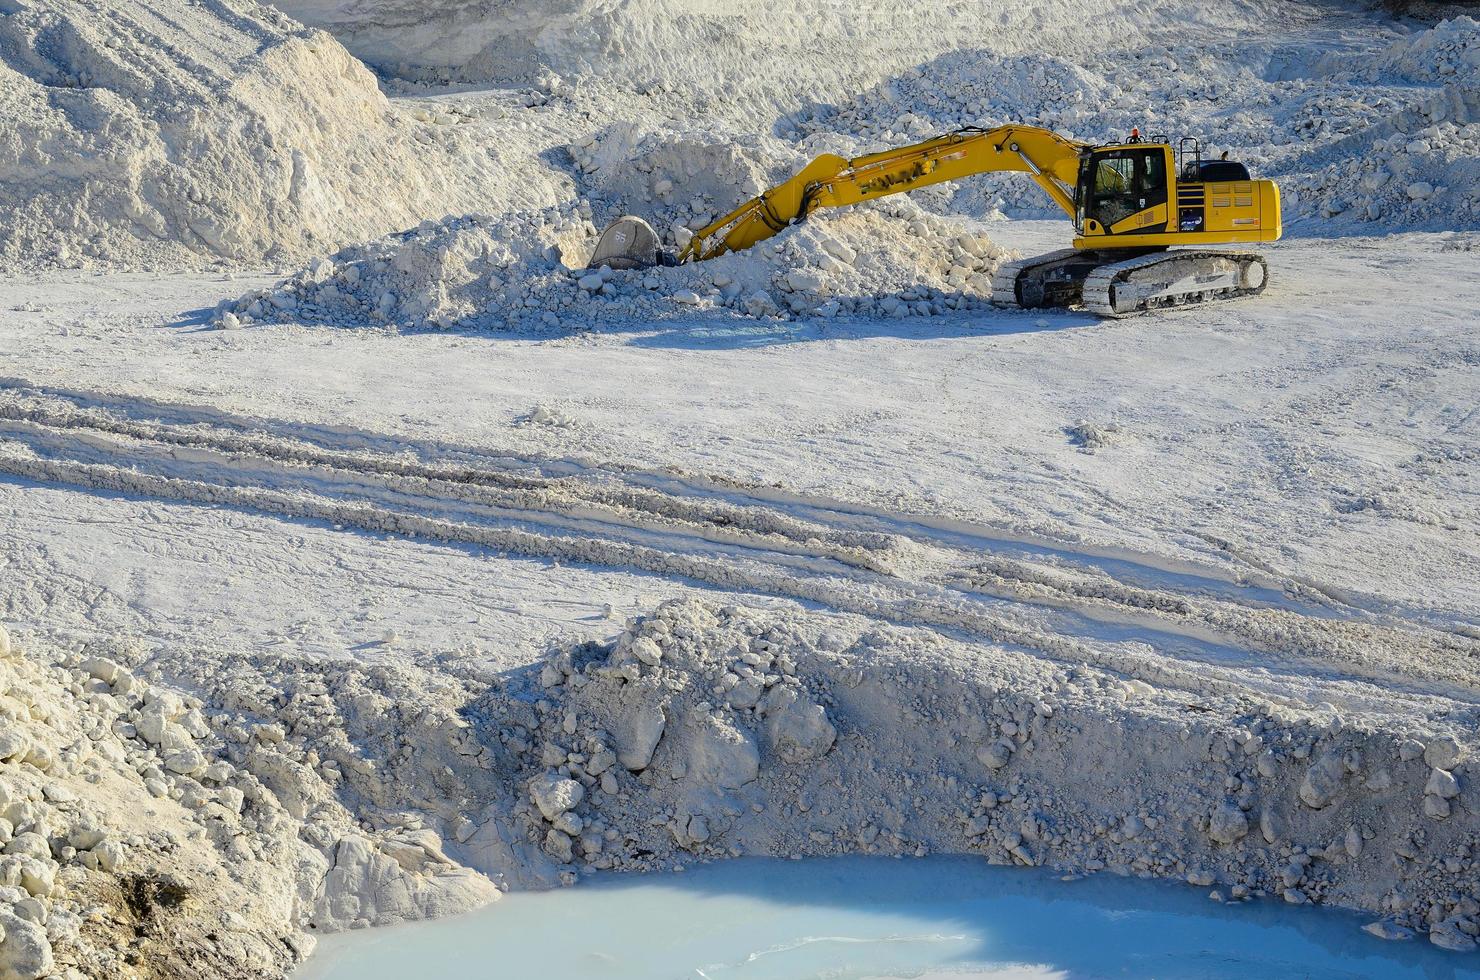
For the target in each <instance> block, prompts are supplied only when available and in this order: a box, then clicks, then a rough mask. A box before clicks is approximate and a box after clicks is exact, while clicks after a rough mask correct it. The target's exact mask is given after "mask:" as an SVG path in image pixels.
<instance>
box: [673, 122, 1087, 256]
mask: <svg viewBox="0 0 1480 980" xmlns="http://www.w3.org/2000/svg"><path fill="white" fill-rule="evenodd" d="M1089 148H1090V147H1089V144H1086V143H1079V142H1076V141H1074V140H1070V139H1066V138H1065V137H1063V136H1060V135H1059V134H1057V133H1055V132H1053V131H1051V130H1047V129H1040V128H1038V127H1036V126H1000V127H998V128H996V129H975V128H971V129H959V130H956V131H955V132H953V133H947V134H945V135H944V136H937V137H935V138H933V139H928V140H925V141H924V142H923V143H916V144H914V145H913V146H903V147H900V148H898V149H894V150H885V151H883V152H882V153H871V154H868V155H867V156H861V157H856V158H854V159H852V160H845V159H843V158H842V157H840V156H837V155H836V154H832V153H825V154H823V155H822V156H819V157H818V158H817V159H815V160H813V161H812V162H811V163H809V164H807V166H806V167H804V168H803V169H802V170H801V171H800V172H799V173H798V174H797V175H796V176H794V177H792V178H791V179H790V180H787V181H785V182H784V183H781V184H778V185H776V186H775V187H773V188H771V189H770V190H768V191H766V192H765V193H763V194H761V195H760V196H759V197H756V198H752V199H751V200H749V201H746V202H745V203H744V204H742V205H740V206H739V207H738V208H736V209H735V210H734V211H731V212H730V213H729V214H727V215H725V216H724V217H722V218H719V219H718V220H716V221H714V222H713V223H711V224H709V225H708V226H706V227H704V228H701V229H699V230H698V231H697V232H695V233H694V237H693V238H692V239H691V240H690V241H689V243H688V244H687V245H686V246H684V248H683V250H682V251H681V252H680V253H679V256H678V260H679V261H680V262H702V261H704V260H706V259H712V258H716V257H718V256H720V255H724V254H725V253H726V252H738V251H741V250H743V249H747V248H749V247H750V246H752V245H754V244H755V243H756V242H760V241H764V240H766V239H767V238H770V237H771V236H772V235H775V234H777V233H778V232H780V231H781V230H782V229H783V228H785V227H786V226H787V225H789V224H792V223H793V222H796V221H801V220H802V219H804V218H806V217H807V215H809V214H811V213H812V212H813V211H816V210H818V209H819V208H840V207H846V206H847V205H850V204H858V203H860V202H862V201H872V200H874V199H876V198H880V197H885V196H887V195H890V194H899V193H903V192H905V191H912V190H916V189H918V188H921V187H928V186H930V185H931V184H941V183H944V182H946V181H948V180H959V179H960V178H962V177H970V176H972V175H973V174H983V173H995V172H1000V171H1018V172H1023V173H1027V174H1029V175H1030V176H1031V177H1032V178H1033V180H1034V181H1036V182H1037V184H1038V186H1039V187H1042V188H1043V190H1044V191H1045V192H1046V193H1047V194H1048V196H1049V197H1051V198H1053V201H1054V203H1055V204H1057V205H1058V206H1059V207H1061V208H1063V209H1064V212H1065V213H1066V214H1068V215H1069V216H1070V218H1073V216H1074V185H1075V182H1076V181H1077V180H1078V176H1079V159H1080V156H1081V154H1082V153H1083V152H1084V151H1086V150H1088V149H1089Z"/></svg>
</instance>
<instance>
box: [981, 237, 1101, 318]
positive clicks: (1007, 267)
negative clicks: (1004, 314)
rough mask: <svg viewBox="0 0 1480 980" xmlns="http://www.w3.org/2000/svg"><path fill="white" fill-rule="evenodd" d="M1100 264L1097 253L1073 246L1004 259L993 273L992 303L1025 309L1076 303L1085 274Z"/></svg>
mask: <svg viewBox="0 0 1480 980" xmlns="http://www.w3.org/2000/svg"><path fill="white" fill-rule="evenodd" d="M1098 265H1099V263H1098V262H1097V261H1096V260H1095V258H1094V254H1093V253H1088V252H1082V251H1080V250H1079V249H1073V248H1063V249H1059V250H1058V251H1057V252H1049V253H1047V254H1045V255H1035V256H1032V257H1030V258H1025V259H1018V260H1017V261H1016V262H1004V263H1002V265H1000V266H998V267H997V272H996V274H995V275H993V276H992V303H993V304H994V305H996V306H1005V307H1010V308H1018V309H1024V310H1036V309H1039V308H1042V307H1045V306H1073V305H1075V304H1077V303H1078V302H1079V297H1080V289H1081V286H1082V285H1083V283H1084V277H1085V276H1086V275H1088V274H1089V273H1090V272H1092V271H1094V269H1095V267H1096V266H1098Z"/></svg>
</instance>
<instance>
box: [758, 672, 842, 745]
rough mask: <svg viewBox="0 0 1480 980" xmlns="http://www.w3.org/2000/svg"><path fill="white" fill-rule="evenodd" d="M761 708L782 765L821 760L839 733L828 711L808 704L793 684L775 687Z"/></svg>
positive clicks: (819, 706) (768, 733)
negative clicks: (828, 715)
mask: <svg viewBox="0 0 1480 980" xmlns="http://www.w3.org/2000/svg"><path fill="white" fill-rule="evenodd" d="M761 707H762V708H763V709H764V710H765V713H766V735H767V738H768V739H769V740H770V745H771V751H772V752H775V753H776V755H777V756H779V757H780V758H781V760H782V761H783V762H789V763H797V762H805V761H807V760H809V759H817V758H821V757H822V756H824V755H826V754H827V752H828V750H829V749H831V748H832V747H833V742H835V741H836V740H837V737H838V730H837V729H836V728H834V727H833V725H832V722H830V721H828V718H827V711H826V709H824V708H823V707H822V705H820V704H813V703H812V702H811V701H808V700H807V699H806V698H805V697H804V696H803V695H802V692H801V690H800V689H799V688H798V687H797V686H796V685H794V684H785V685H777V686H776V687H773V688H772V689H771V692H770V693H769V694H767V695H766V697H765V700H764V701H763V702H762V705H761Z"/></svg>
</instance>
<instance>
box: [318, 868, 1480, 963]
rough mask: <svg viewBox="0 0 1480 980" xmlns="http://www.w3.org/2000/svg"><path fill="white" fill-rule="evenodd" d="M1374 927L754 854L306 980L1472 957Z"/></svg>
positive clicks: (359, 939) (1042, 881) (445, 928)
mask: <svg viewBox="0 0 1480 980" xmlns="http://www.w3.org/2000/svg"><path fill="white" fill-rule="evenodd" d="M1364 921H1366V920H1365V919H1363V918H1360V917H1356V916H1352V915H1348V914H1344V913H1339V912H1332V911H1327V910H1320V909H1309V908H1306V909H1291V908H1289V907H1287V906H1285V905H1284V904H1283V903H1275V902H1267V901H1266V902H1251V903H1246V904H1242V905H1220V904H1217V903H1215V902H1211V901H1209V900H1208V899H1207V898H1205V897H1204V895H1203V893H1202V892H1201V891H1199V890H1197V889H1193V888H1189V887H1186V886H1182V885H1172V884H1166V883H1157V882H1146V881H1137V880H1128V879H1121V878H1115V877H1112V876H1109V875H1100V876H1097V877H1094V878H1089V879H1083V880H1079V881H1072V882H1065V881H1060V880H1059V879H1058V878H1056V877H1054V876H1052V875H1049V874H1046V873H1041V872H1036V871H1023V870H1017V869H1010V868H999V867H993V866H991V865H988V864H987V863H985V862H984V861H981V860H979V859H978V860H973V859H968V858H927V859H924V860H906V861H899V860H893V859H889V858H837V859H827V860H822V859H817V860H806V861H776V860H760V859H744V860H739V861H730V862H724V863H720V864H715V865H711V866H708V867H701V868H698V869H695V870H692V871H689V872H686V873H683V874H673V875H662V876H609V877H604V878H597V879H595V880H592V881H589V882H586V883H583V884H581V885H580V886H579V887H576V888H570V889H563V890H560V891H555V892H544V893H531V894H514V895H508V896H506V897H505V899H504V901H502V902H499V903H498V904H496V905H493V906H491V907H489V908H486V909H482V910H479V911H477V912H473V913H471V914H469V915H465V916H460V917H458V918H455V919H443V920H440V921H435V922H428V923H417V924H414V925H405V926H395V927H391V928H387V929H375V930H370V931H367V932H354V933H346V934H341V935H336V936H327V937H325V938H324V939H323V940H322V942H321V943H320V945H319V951H318V952H317V953H316V954H315V955H314V956H313V958H312V959H311V960H310V961H309V963H308V964H307V965H306V966H305V967H304V968H303V969H302V970H301V971H300V972H299V973H298V974H297V975H296V976H295V977H294V980H351V978H353V980H404V978H407V977H418V978H423V977H424V978H432V977H436V978H442V977H449V978H475V977H538V978H540V980H902V978H911V980H927V978H928V980H968V978H969V980H984V978H991V980H1008V978H1012V980H1071V978H1072V980H1088V978H1101V977H1105V978H1108V977H1123V978H1136V980H1143V978H1156V977H1163V978H1173V977H1175V978H1229V980H1235V978H1236V980H1249V978H1250V977H1259V978H1275V977H1299V978H1305V980H1336V978H1343V980H1348V978H1366V977H1371V978H1379V977H1380V978H1383V980H1404V978H1410V977H1412V978H1423V980H1448V978H1452V977H1458V976H1462V975H1465V974H1464V973H1462V971H1471V970H1473V969H1475V967H1476V964H1475V963H1473V962H1472V961H1471V960H1470V959H1469V958H1467V957H1463V956H1459V955H1456V954H1451V953H1445V952H1443V951H1442V950H1438V949H1435V948H1434V947H1432V946H1430V945H1429V944H1428V943H1427V942H1426V941H1423V940H1419V941H1415V942H1409V943H1387V942H1383V941H1382V940H1379V939H1375V938H1373V937H1371V936H1368V935H1367V934H1366V933H1364V932H1362V931H1360V928H1359V927H1360V925H1361V924H1362V923H1363V922H1364ZM1468 975H1470V976H1473V975H1474V974H1473V973H1469V974H1468Z"/></svg>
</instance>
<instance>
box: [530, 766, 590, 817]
mask: <svg viewBox="0 0 1480 980" xmlns="http://www.w3.org/2000/svg"><path fill="white" fill-rule="evenodd" d="M529 798H530V799H531V800H533V801H534V805H535V806H537V807H539V810H540V813H541V814H542V815H543V816H544V818H545V819H546V820H554V819H555V818H556V817H558V816H560V815H561V814H562V813H565V812H566V811H567V810H573V809H575V808H576V807H577V806H578V805H579V804H580V802H581V800H583V799H585V798H586V787H584V786H582V785H581V784H580V783H578V782H576V781H575V780H574V779H567V778H565V777H563V776H561V775H560V774H559V773H555V772H544V773H541V774H540V775H538V776H536V777H535V778H534V779H533V780H531V781H530V784H529Z"/></svg>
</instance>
